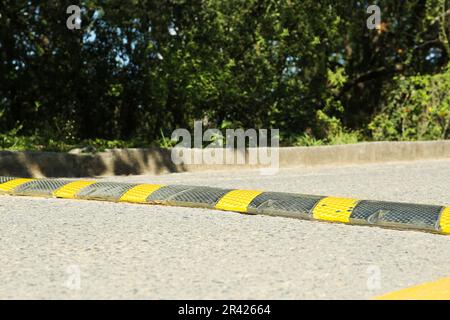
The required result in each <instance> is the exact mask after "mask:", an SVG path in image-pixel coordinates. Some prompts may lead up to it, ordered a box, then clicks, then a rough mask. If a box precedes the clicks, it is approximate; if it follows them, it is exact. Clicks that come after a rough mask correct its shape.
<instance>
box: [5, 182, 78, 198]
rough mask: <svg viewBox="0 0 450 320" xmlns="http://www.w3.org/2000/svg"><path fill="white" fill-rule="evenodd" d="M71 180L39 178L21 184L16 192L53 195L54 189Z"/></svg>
mask: <svg viewBox="0 0 450 320" xmlns="http://www.w3.org/2000/svg"><path fill="white" fill-rule="evenodd" d="M70 182H71V181H68V180H58V179H38V180H33V181H29V182H26V183H24V184H21V185H19V186H18V187H16V189H15V190H14V192H15V193H17V194H22V195H36V196H52V194H53V192H54V191H56V190H58V189H59V188H61V187H62V186H65V185H66V184H68V183H70Z"/></svg>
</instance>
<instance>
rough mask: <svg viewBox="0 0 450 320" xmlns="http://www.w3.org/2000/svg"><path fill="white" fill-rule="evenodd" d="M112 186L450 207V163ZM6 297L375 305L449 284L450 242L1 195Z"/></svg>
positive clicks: (158, 179)
mask: <svg viewBox="0 0 450 320" xmlns="http://www.w3.org/2000/svg"><path fill="white" fill-rule="evenodd" d="M104 179H105V180H108V181H123V182H143V183H164V184H188V185H207V186H218V187H229V188H239V189H262V190H266V191H285V192H296V193H308V194H319V195H334V196H343V197H355V198H358V199H371V200H372V199H373V200H387V201H402V202H414V203H424V204H438V205H447V206H449V205H450V183H449V181H450V160H448V161H425V162H413V163H391V164H377V165H362V166H349V167H322V168H309V169H305V168H301V169H300V168H299V169H286V170H281V171H280V172H279V173H278V174H276V175H273V176H264V175H260V172H259V171H258V170H251V171H243V170H239V171H229V172H201V173H175V174H169V175H161V176H128V177H107V178H104ZM0 252H1V254H0V298H3V299H5V298H20V299H22V298H47V299H59V298H63V299H66V298H68V299H70V298H89V299H94V298H99V299H102V298H106V299H109V298H137V299H171V298H173V299H203V298H205V299H303V298H306V299H317V298H326V299H339V298H343V299H365V298H372V297H374V296H377V295H380V294H383V293H386V292H390V291H393V290H398V289H401V288H405V287H408V286H411V285H415V284H419V283H423V282H427V281H432V280H436V279H439V278H442V277H448V276H450V269H449V267H448V261H450V236H442V235H435V234H428V233H422V232H417V231H398V230H389V229H382V228H375V227H365V226H351V225H343V224H332V223H325V222H311V221H302V220H296V219H288V218H277V217H267V216H249V215H243V214H238V213H234V212H222V211H215V210H206V209H196V208H179V207H164V206H158V205H135V204H126V203H108V202H98V201H83V200H62V199H42V198H30V197H12V196H0Z"/></svg>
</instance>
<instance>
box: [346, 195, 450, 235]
mask: <svg viewBox="0 0 450 320" xmlns="http://www.w3.org/2000/svg"><path fill="white" fill-rule="evenodd" d="M442 208H443V207H442V206H433V205H422V204H410V203H399V202H384V201H369V200H363V201H360V202H359V203H358V204H357V205H356V207H355V209H353V212H352V214H351V216H350V220H351V221H352V222H357V223H361V222H363V223H368V224H371V225H386V226H393V227H403V228H415V229H426V230H432V231H439V216H440V212H441V210H442Z"/></svg>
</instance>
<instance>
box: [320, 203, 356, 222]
mask: <svg viewBox="0 0 450 320" xmlns="http://www.w3.org/2000/svg"><path fill="white" fill-rule="evenodd" d="M357 203H358V200H356V199H347V198H334V197H326V198H323V199H322V200H320V201H319V202H318V203H317V205H316V206H315V207H314V209H313V217H314V219H318V220H327V221H335V222H345V223H349V222H350V215H351V214H352V211H353V209H354V208H355V206H356V204H357Z"/></svg>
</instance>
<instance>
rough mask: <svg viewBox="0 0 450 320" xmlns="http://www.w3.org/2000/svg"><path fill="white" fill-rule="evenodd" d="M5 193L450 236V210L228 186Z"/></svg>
mask: <svg viewBox="0 0 450 320" xmlns="http://www.w3.org/2000/svg"><path fill="white" fill-rule="evenodd" d="M0 194H10V195H28V196H39V197H55V198H66V199H87V200H105V201H114V202H132V203H147V204H164V205H172V206H185V207H193V208H195V207H197V208H210V209H218V210H224V211H236V212H242V213H250V214H261V215H271V216H280V217H291V218H299V219H310V220H322V221H331V222H341V223H349V224H359V225H370V226H382V227H393V228H396V229H416V230H422V231H428V232H434V233H441V234H450V207H444V206H434V205H422V204H411V203H399V202H385V201H368V200H356V199H349V198H337V197H325V196H315V195H305V194H294V193H283V192H264V191H258V190H233V189H224V188H213V187H202V186H185V185H159V184H132V183H118V182H98V181H85V180H78V181H71V180H62V179H23V178H13V177H0Z"/></svg>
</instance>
